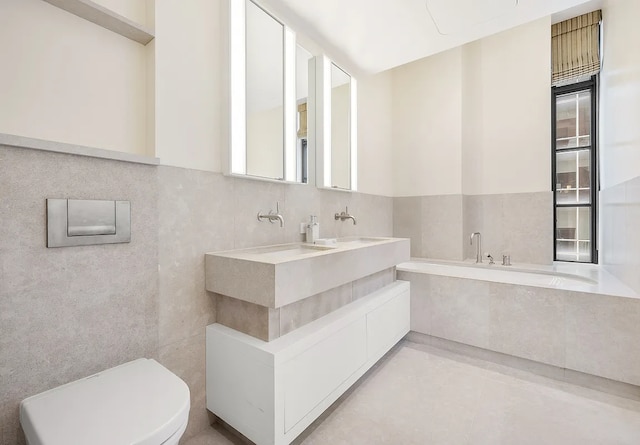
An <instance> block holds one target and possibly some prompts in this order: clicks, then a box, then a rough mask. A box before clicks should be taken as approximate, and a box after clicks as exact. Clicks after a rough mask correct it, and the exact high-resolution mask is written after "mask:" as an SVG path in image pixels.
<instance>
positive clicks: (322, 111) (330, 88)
mask: <svg viewBox="0 0 640 445" xmlns="http://www.w3.org/2000/svg"><path fill="white" fill-rule="evenodd" d="M321 65H322V66H321V67H320V68H319V69H318V76H319V78H320V79H321V82H320V83H321V85H322V100H321V102H320V103H319V104H318V108H319V111H318V113H319V117H320V119H319V125H318V126H319V130H318V131H319V134H320V138H319V144H318V145H319V146H321V149H320V152H319V156H318V158H319V162H318V163H319V178H320V184H319V185H320V186H321V187H329V188H333V189H339V190H356V189H357V165H358V163H357V138H356V136H357V128H356V122H357V116H356V110H357V107H356V97H357V96H356V81H355V79H354V78H353V77H352V76H351V75H349V74H348V73H347V72H346V71H345V70H343V69H342V68H340V67H339V66H337V65H336V64H335V63H333V62H332V61H330V60H329V59H328V58H327V57H323V58H322V61H321Z"/></svg>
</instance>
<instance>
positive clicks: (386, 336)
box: [367, 291, 410, 360]
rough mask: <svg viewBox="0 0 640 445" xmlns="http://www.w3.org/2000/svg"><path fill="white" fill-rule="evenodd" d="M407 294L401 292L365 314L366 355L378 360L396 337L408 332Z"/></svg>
mask: <svg viewBox="0 0 640 445" xmlns="http://www.w3.org/2000/svg"><path fill="white" fill-rule="evenodd" d="M409 323H410V300H409V292H408V291H407V292H403V293H401V294H400V295H398V296H397V297H395V298H393V299H391V300H389V301H387V302H386V303H385V304H383V305H382V306H380V307H379V308H377V309H375V310H373V311H371V312H369V313H368V314H367V355H368V359H369V360H371V359H373V358H376V359H378V358H379V357H378V356H382V355H384V354H385V353H386V352H387V351H388V350H389V349H390V348H391V347H392V346H393V344H394V343H395V342H397V341H398V337H400V336H403V335H405V334H406V333H407V332H409Z"/></svg>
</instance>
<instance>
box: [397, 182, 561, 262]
mask: <svg viewBox="0 0 640 445" xmlns="http://www.w3.org/2000/svg"><path fill="white" fill-rule="evenodd" d="M393 210H394V220H393V234H394V236H398V237H410V238H411V256H412V257H416V258H434V259H443V260H463V259H466V258H475V255H476V251H475V249H476V247H475V245H473V246H472V245H470V243H469V235H470V234H471V233H472V232H480V233H481V234H482V249H483V253H484V252H489V253H491V254H492V255H493V257H494V258H496V259H497V260H499V259H500V258H502V255H503V254H510V255H511V258H512V259H513V261H514V262H519V263H532V264H550V263H551V262H552V261H553V195H552V193H551V192H538V193H508V194H495V195H437V196H416V197H401V198H394V201H393Z"/></svg>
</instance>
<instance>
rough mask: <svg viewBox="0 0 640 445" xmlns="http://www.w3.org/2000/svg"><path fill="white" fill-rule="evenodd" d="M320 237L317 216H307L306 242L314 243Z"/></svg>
mask: <svg viewBox="0 0 640 445" xmlns="http://www.w3.org/2000/svg"><path fill="white" fill-rule="evenodd" d="M318 238H320V224H318V217H317V216H314V215H311V216H309V223H308V224H307V242H308V243H311V244H313V243H315V242H316V240H317V239H318Z"/></svg>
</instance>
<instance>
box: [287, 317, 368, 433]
mask: <svg viewBox="0 0 640 445" xmlns="http://www.w3.org/2000/svg"><path fill="white" fill-rule="evenodd" d="M366 335H367V327H366V321H365V319H364V317H363V318H361V319H360V320H358V321H355V322H353V323H351V324H350V325H348V326H346V327H344V328H343V329H341V330H340V331H338V332H336V333H334V334H333V335H331V336H329V337H327V338H326V339H324V340H322V341H321V342H319V343H316V344H315V345H313V346H311V347H310V348H309V349H307V350H305V351H304V352H302V353H301V354H299V355H297V356H296V357H294V358H293V359H291V360H290V361H288V362H287V363H286V364H285V365H284V369H283V372H284V382H285V383H284V429H285V432H287V431H289V430H290V429H291V428H292V427H294V426H295V425H296V423H298V422H299V421H300V420H301V419H302V418H303V417H304V416H306V415H307V414H308V413H309V412H310V411H311V410H312V409H313V408H314V407H315V406H316V405H318V404H319V403H320V402H321V401H322V400H323V399H324V398H326V397H327V396H328V395H329V394H331V393H332V392H333V391H334V390H335V389H336V388H337V387H338V386H340V384H341V383H342V382H344V381H345V380H347V378H349V376H350V375H351V374H353V373H354V372H355V371H357V370H358V369H359V368H360V367H361V366H362V365H364V364H365V362H366V360H367V352H366V347H367V339H366Z"/></svg>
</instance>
